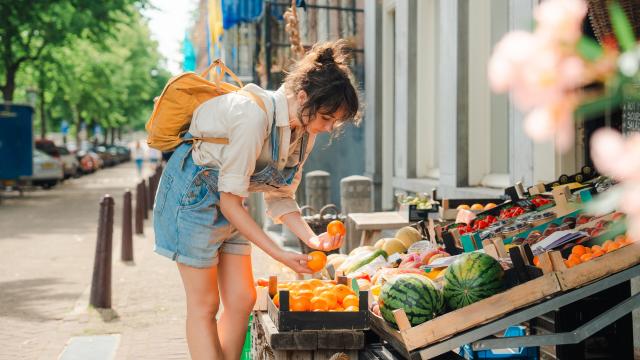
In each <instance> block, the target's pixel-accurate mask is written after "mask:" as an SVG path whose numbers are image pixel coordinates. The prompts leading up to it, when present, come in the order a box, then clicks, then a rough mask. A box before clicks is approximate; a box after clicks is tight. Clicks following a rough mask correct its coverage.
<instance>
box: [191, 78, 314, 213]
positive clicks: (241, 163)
mask: <svg viewBox="0 0 640 360" xmlns="http://www.w3.org/2000/svg"><path fill="white" fill-rule="evenodd" d="M243 90H246V91H249V92H251V93H253V94H255V95H257V96H259V97H260V98H261V99H262V101H263V102H264V105H265V108H266V110H267V114H265V112H264V111H262V109H261V108H260V107H259V106H258V104H256V103H255V102H254V101H253V100H252V99H249V98H248V97H246V96H243V95H240V94H235V93H230V94H226V95H222V96H218V97H215V98H213V99H211V100H208V101H206V102H204V103H202V104H201V105H200V106H199V107H198V108H197V109H196V110H195V111H194V113H193V118H192V120H191V125H190V127H189V132H190V133H191V134H192V135H193V136H195V137H226V138H228V139H229V144H227V145H222V144H213V143H208V142H200V141H198V142H194V146H193V151H192V157H193V162H194V163H195V164H197V165H201V166H207V167H214V168H218V169H219V178H218V191H221V192H228V193H233V194H235V195H238V196H241V197H247V196H249V191H248V188H249V178H250V176H251V174H253V173H254V172H255V171H259V170H260V169H262V168H263V167H264V166H265V165H266V164H267V163H268V162H269V161H271V142H270V141H269V140H270V134H271V131H272V129H271V127H272V124H273V104H274V100H275V107H276V121H275V125H276V129H275V131H278V132H279V135H280V151H279V154H280V158H279V159H278V163H277V166H278V168H279V169H282V168H283V167H285V166H287V167H293V166H295V165H297V164H298V162H299V158H300V156H299V155H300V141H301V138H302V137H301V136H296V137H295V139H294V140H293V142H292V141H291V140H292V139H291V138H292V136H291V128H290V127H289V111H288V106H287V98H286V94H285V89H284V85H283V86H281V87H280V89H278V90H277V91H275V92H272V91H267V90H264V89H262V88H260V87H259V86H257V85H254V84H248V85H246V86H245V87H244V88H243ZM272 96H273V98H272ZM299 135H301V134H299ZM314 142H315V136H314V135H313V134H309V136H308V142H307V147H306V151H305V156H304V158H305V159H306V158H307V156H308V154H309V153H310V152H311V149H313V144H314ZM301 165H302V164H301ZM301 178H302V166H300V167H299V168H298V171H297V172H296V174H295V177H294V179H293V182H292V183H291V185H289V186H285V187H281V188H279V189H275V188H274V190H272V191H270V192H267V193H265V194H264V197H265V202H266V205H267V213H268V214H269V216H271V218H273V219H274V221H276V222H279V218H280V217H281V216H282V215H284V214H288V213H291V212H295V211H300V209H299V207H298V205H297V203H296V201H295V192H296V189H297V188H298V185H299V184H300V180H301Z"/></svg>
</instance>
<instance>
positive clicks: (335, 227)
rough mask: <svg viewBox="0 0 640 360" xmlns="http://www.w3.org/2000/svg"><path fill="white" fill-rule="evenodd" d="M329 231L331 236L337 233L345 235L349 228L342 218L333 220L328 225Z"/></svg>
mask: <svg viewBox="0 0 640 360" xmlns="http://www.w3.org/2000/svg"><path fill="white" fill-rule="evenodd" d="M327 233H328V234H329V236H331V237H334V236H336V235H342V236H344V235H345V234H346V233H347V229H346V228H345V227H344V224H343V223H342V221H340V220H333V221H332V222H330V223H329V225H327Z"/></svg>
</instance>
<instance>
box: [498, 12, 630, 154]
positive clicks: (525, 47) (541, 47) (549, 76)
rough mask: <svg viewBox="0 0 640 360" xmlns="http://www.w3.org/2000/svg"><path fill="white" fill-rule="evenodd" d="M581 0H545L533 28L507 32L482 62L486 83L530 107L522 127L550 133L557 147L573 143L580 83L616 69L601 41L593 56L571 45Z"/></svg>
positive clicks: (539, 136) (538, 135)
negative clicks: (587, 58) (599, 50)
mask: <svg viewBox="0 0 640 360" xmlns="http://www.w3.org/2000/svg"><path fill="white" fill-rule="evenodd" d="M586 14H587V4H586V2H585V1H584V0H546V1H544V2H542V3H541V4H540V5H539V6H538V7H537V8H536V10H535V14H534V15H535V18H536V21H537V27H536V30H535V32H533V33H529V32H526V31H513V32H510V33H507V34H506V35H505V36H504V37H503V38H502V39H501V40H500V41H499V42H498V43H497V44H496V46H495V48H494V51H493V54H492V56H491V59H490V60H489V64H488V75H489V83H490V85H491V88H492V90H494V91H496V92H506V91H510V92H511V95H512V99H513V102H514V103H515V105H516V107H518V109H520V110H522V111H525V112H530V113H529V114H528V115H527V116H526V118H525V121H526V122H525V130H526V132H527V134H528V135H529V136H530V137H531V138H532V139H533V140H535V141H545V140H548V139H551V138H555V143H556V146H557V148H558V150H560V151H561V152H566V151H567V150H569V149H570V148H571V146H572V145H573V141H574V137H575V128H574V124H573V113H574V111H575V109H576V107H577V105H578V103H579V102H580V101H581V96H582V94H581V91H582V90H581V89H582V87H583V86H585V85H587V84H590V83H593V82H596V81H600V82H605V81H607V79H609V78H610V77H611V76H612V74H614V73H615V72H616V69H617V57H618V53H617V50H615V49H614V48H613V47H610V46H606V47H605V49H604V56H601V57H600V58H599V59H598V60H597V61H595V62H592V61H585V60H584V59H583V58H581V56H580V54H579V52H578V51H577V48H576V46H577V41H578V40H579V39H580V37H581V36H582V22H583V20H584V17H585V16H586Z"/></svg>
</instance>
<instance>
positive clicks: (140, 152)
mask: <svg viewBox="0 0 640 360" xmlns="http://www.w3.org/2000/svg"><path fill="white" fill-rule="evenodd" d="M133 158H134V159H135V162H136V169H137V170H138V177H141V176H142V166H143V165H144V149H143V148H142V146H141V145H140V140H138V141H136V147H135V148H134V149H133Z"/></svg>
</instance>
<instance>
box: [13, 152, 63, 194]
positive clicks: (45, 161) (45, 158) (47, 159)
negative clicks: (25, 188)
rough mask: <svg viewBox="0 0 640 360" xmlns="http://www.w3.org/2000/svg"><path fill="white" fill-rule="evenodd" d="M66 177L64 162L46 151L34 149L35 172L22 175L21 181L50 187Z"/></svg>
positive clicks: (46, 187)
mask: <svg viewBox="0 0 640 360" xmlns="http://www.w3.org/2000/svg"><path fill="white" fill-rule="evenodd" d="M63 178H64V170H63V165H62V162H61V161H60V160H58V159H56V158H54V157H52V156H49V155H47V154H46V153H45V152H43V151H40V150H38V149H35V150H34V151H33V174H32V175H31V176H22V177H20V180H21V181H25V182H28V183H31V184H32V185H35V186H42V187H43V188H45V189H50V188H52V187H53V186H55V185H56V184H57V183H58V182H60V181H61V180H62V179H63Z"/></svg>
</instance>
